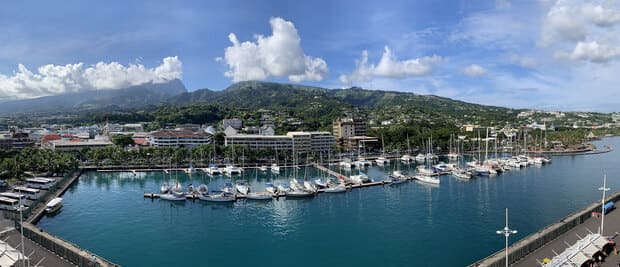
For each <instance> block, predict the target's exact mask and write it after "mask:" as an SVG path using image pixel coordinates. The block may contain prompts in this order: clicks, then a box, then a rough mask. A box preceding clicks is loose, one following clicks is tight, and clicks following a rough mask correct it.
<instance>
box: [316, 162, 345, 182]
mask: <svg viewBox="0 0 620 267" xmlns="http://www.w3.org/2000/svg"><path fill="white" fill-rule="evenodd" d="M314 167H315V168H317V169H319V170H321V171H324V172H325V173H327V174H329V175H331V176H334V177H336V178H338V179H340V180H343V181H345V182H348V181H349V180H350V179H349V177H347V176H346V175H344V174H341V173H339V172H336V171H333V170H330V169H329V168H325V167H323V166H322V165H320V164H317V163H315V164H314Z"/></svg>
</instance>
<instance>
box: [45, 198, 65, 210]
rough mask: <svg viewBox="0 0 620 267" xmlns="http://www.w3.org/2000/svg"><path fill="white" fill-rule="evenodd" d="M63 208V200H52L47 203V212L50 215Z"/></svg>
mask: <svg viewBox="0 0 620 267" xmlns="http://www.w3.org/2000/svg"><path fill="white" fill-rule="evenodd" d="M61 207H62V198H59V197H57V198H54V199H52V200H50V202H48V203H47V205H45V212H47V213H48V214H49V213H54V212H56V211H58V210H59V209H60V208H61Z"/></svg>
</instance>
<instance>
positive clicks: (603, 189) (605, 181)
mask: <svg viewBox="0 0 620 267" xmlns="http://www.w3.org/2000/svg"><path fill="white" fill-rule="evenodd" d="M606 186H607V173H605V174H604V175H603V187H599V188H598V190H601V191H603V198H602V199H601V232H600V234H601V235H603V227H604V226H605V192H607V191H609V187H606Z"/></svg>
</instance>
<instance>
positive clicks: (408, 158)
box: [400, 154, 413, 163]
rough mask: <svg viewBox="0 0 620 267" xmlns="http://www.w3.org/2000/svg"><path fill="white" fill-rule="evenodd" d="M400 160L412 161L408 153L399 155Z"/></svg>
mask: <svg viewBox="0 0 620 267" xmlns="http://www.w3.org/2000/svg"><path fill="white" fill-rule="evenodd" d="M400 161H402V162H406V163H409V162H412V161H413V157H412V156H411V155H409V154H405V155H403V156H402V157H400Z"/></svg>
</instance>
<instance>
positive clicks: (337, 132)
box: [333, 118, 368, 139]
mask: <svg viewBox="0 0 620 267" xmlns="http://www.w3.org/2000/svg"><path fill="white" fill-rule="evenodd" d="M333 131H334V136H336V138H338V139H343V138H348V137H352V136H365V135H366V134H367V133H368V122H366V121H365V120H363V119H360V118H342V119H337V120H335V121H334V123H333Z"/></svg>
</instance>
